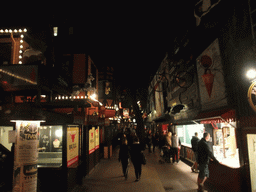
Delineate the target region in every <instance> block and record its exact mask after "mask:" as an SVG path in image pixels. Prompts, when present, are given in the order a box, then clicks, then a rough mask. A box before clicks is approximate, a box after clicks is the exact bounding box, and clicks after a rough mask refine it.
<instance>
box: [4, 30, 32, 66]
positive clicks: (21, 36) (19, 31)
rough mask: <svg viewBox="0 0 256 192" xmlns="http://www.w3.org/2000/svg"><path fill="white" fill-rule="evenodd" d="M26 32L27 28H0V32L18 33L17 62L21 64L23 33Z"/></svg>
mask: <svg viewBox="0 0 256 192" xmlns="http://www.w3.org/2000/svg"><path fill="white" fill-rule="evenodd" d="M26 32H27V29H26V28H24V29H14V30H13V29H0V34H5V33H7V34H20V48H19V64H22V53H23V48H24V47H23V42H24V41H23V38H24V33H26Z"/></svg>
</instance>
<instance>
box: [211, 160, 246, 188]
mask: <svg viewBox="0 0 256 192" xmlns="http://www.w3.org/2000/svg"><path fill="white" fill-rule="evenodd" d="M209 171H210V177H209V179H207V180H206V185H211V186H213V187H214V188H216V189H218V190H219V191H233V192H236V191H237V192H240V191H243V190H242V178H241V167H239V168H232V167H228V166H226V165H223V164H219V163H213V162H210V164H209Z"/></svg>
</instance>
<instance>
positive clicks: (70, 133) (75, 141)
mask: <svg viewBox="0 0 256 192" xmlns="http://www.w3.org/2000/svg"><path fill="white" fill-rule="evenodd" d="M78 151H79V128H78V127H67V167H69V166H70V165H72V164H74V163H77V162H78V155H79V152H78Z"/></svg>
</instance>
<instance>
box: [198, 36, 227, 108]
mask: <svg viewBox="0 0 256 192" xmlns="http://www.w3.org/2000/svg"><path fill="white" fill-rule="evenodd" d="M196 61H197V71H198V85H199V90H200V97H201V106H202V110H203V111H204V110H210V109H215V108H220V107H223V106H227V96H226V89H225V87H226V86H225V81H224V72H223V66H222V63H221V55H220V49H219V41H218V39H215V40H214V41H213V42H212V44H211V45H209V46H208V47H207V48H206V49H205V50H204V51H203V52H202V53H201V55H199V57H198V58H197V60H196ZM206 76H211V77H213V78H212V79H211V80H209V79H207V80H206Z"/></svg>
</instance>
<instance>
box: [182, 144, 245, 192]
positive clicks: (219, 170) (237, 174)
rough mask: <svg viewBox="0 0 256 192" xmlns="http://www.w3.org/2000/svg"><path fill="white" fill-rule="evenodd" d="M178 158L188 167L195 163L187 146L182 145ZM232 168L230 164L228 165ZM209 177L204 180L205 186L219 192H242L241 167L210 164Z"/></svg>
mask: <svg viewBox="0 0 256 192" xmlns="http://www.w3.org/2000/svg"><path fill="white" fill-rule="evenodd" d="M180 157H181V158H182V159H183V160H185V161H186V163H187V164H189V166H191V165H192V164H193V162H194V161H195V155H194V152H193V150H192V149H191V147H190V146H188V145H182V146H181V150H180ZM226 163H227V164H228V162H226ZM230 165H231V166H232V164H230ZM209 171H210V177H209V179H207V180H206V186H207V185H210V186H212V187H213V188H216V189H218V190H219V191H225V192H226V191H232V192H235V191H242V190H241V189H242V181H241V167H236V166H235V167H229V166H227V165H224V164H218V163H213V162H210V164H209Z"/></svg>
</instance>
